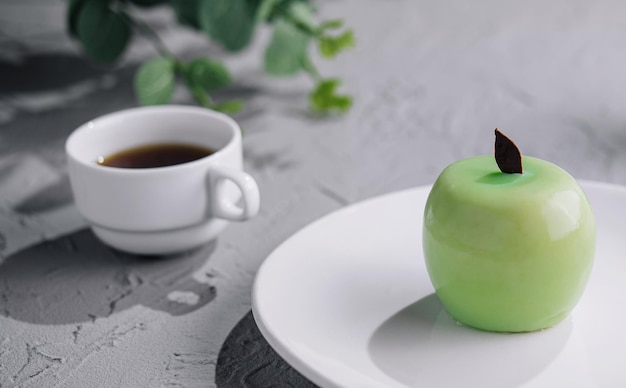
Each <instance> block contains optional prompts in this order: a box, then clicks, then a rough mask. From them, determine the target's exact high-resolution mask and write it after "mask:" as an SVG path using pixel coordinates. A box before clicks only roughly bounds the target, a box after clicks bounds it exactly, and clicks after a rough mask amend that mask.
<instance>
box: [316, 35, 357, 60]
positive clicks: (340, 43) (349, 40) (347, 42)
mask: <svg viewBox="0 0 626 388" xmlns="http://www.w3.org/2000/svg"><path fill="white" fill-rule="evenodd" d="M354 46H355V40H354V33H353V32H352V30H348V31H345V32H344V33H343V34H341V35H339V36H322V37H321V38H320V39H319V50H320V52H321V54H322V56H323V57H325V58H334V57H335V56H337V54H339V53H340V52H342V51H343V50H345V49H348V48H350V47H354Z"/></svg>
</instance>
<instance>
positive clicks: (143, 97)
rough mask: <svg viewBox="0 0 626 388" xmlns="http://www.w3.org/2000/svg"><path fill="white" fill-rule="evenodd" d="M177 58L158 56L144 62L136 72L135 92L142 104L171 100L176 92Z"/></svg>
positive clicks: (163, 102) (155, 103) (161, 102)
mask: <svg viewBox="0 0 626 388" xmlns="http://www.w3.org/2000/svg"><path fill="white" fill-rule="evenodd" d="M174 67H175V60H174V59H172V58H165V57H158V58H154V59H151V60H150V61H148V62H146V63H144V64H143V65H142V66H141V68H139V70H138V71H137V73H136V74H135V94H136V95H137V99H138V100H139V102H140V103H141V104H142V105H158V104H165V103H167V102H169V100H170V99H171V98H172V94H173V93H174V79H175V73H174Z"/></svg>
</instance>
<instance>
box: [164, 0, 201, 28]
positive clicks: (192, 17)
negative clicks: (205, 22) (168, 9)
mask: <svg viewBox="0 0 626 388" xmlns="http://www.w3.org/2000/svg"><path fill="white" fill-rule="evenodd" d="M170 3H171V5H172V9H173V10H174V13H175V14H176V18H177V19H178V22H179V23H181V24H185V25H187V26H189V27H192V28H195V29H200V21H199V20H198V11H199V9H200V0H170Z"/></svg>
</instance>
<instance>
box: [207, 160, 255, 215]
mask: <svg viewBox="0 0 626 388" xmlns="http://www.w3.org/2000/svg"><path fill="white" fill-rule="evenodd" d="M226 181H231V182H233V183H234V184H236V185H237V187H238V188H239V190H240V191H241V199H242V201H241V202H242V206H241V207H239V206H237V205H235V204H234V203H233V202H232V201H230V200H229V199H226V198H224V196H223V189H222V186H223V184H224V183H225V182H226ZM208 185H209V188H208V189H209V193H210V206H211V215H212V216H213V217H217V218H223V219H225V220H230V221H245V220H248V219H250V218H252V217H254V216H255V215H256V214H257V213H258V212H259V207H260V203H261V195H260V194H259V186H258V185H257V183H256V181H255V180H254V178H252V177H251V176H250V175H248V174H246V173H245V172H243V171H240V170H235V169H232V168H228V167H222V166H220V167H211V168H210V169H209V172H208Z"/></svg>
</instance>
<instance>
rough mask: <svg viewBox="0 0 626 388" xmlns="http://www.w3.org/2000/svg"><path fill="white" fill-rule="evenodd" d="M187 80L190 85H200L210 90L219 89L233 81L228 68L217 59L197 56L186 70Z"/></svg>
mask: <svg viewBox="0 0 626 388" xmlns="http://www.w3.org/2000/svg"><path fill="white" fill-rule="evenodd" d="M184 74H185V82H187V84H189V85H190V86H200V87H202V88H203V89H206V90H208V91H212V90H217V89H220V88H223V87H224V86H226V85H228V84H229V83H230V81H231V79H230V73H229V72H228V69H226V67H225V66H224V65H223V64H221V63H220V62H217V61H211V60H208V59H206V58H197V59H194V60H193V61H191V62H190V63H189V64H188V65H187V66H186V67H185V70H184Z"/></svg>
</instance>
